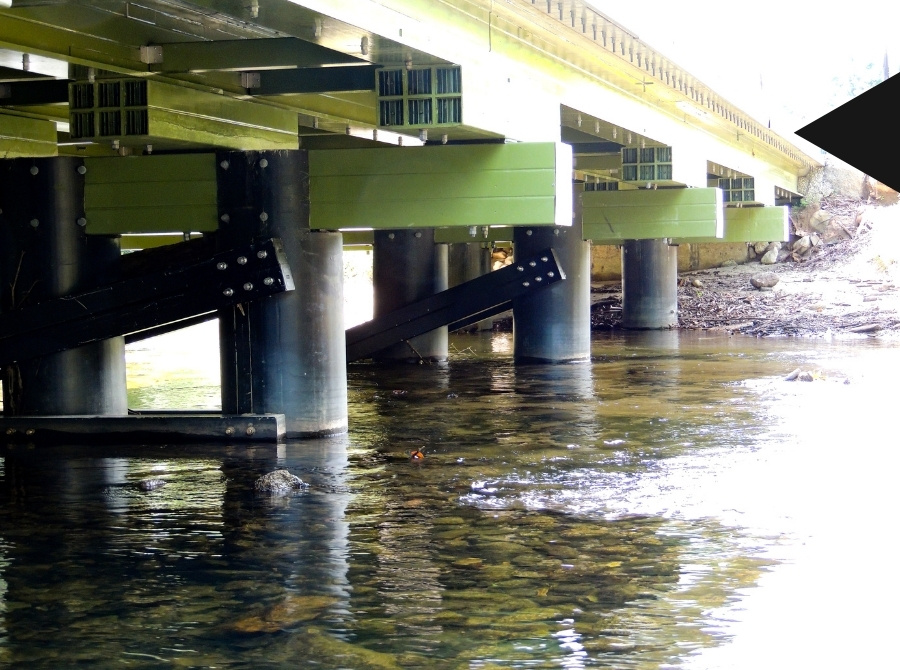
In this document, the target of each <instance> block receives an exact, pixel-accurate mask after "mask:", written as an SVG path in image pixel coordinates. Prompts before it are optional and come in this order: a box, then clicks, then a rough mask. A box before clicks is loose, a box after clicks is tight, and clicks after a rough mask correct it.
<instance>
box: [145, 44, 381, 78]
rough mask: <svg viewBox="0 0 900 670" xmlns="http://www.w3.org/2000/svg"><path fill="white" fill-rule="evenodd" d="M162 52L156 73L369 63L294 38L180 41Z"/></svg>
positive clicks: (154, 69)
mask: <svg viewBox="0 0 900 670" xmlns="http://www.w3.org/2000/svg"><path fill="white" fill-rule="evenodd" d="M161 50H162V62H160V63H154V64H152V65H151V66H150V69H151V70H152V71H154V72H203V71H206V70H261V69H267V68H287V67H321V66H323V65H346V64H351V65H352V64H356V63H360V64H367V62H366V61H364V60H362V59H360V58H356V57H355V56H350V55H348V54H344V53H341V52H340V51H334V50H333V49H328V48H326V47H323V46H320V45H318V44H315V43H313V42H307V41H305V40H299V39H296V38H294V37H282V38H271V39H253V40H218V41H212V42H178V43H174V44H164V45H162V46H161Z"/></svg>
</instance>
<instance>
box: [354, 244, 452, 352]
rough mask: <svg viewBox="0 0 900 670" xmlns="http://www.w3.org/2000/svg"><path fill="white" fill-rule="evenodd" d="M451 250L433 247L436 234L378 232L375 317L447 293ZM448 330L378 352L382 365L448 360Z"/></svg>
mask: <svg viewBox="0 0 900 670" xmlns="http://www.w3.org/2000/svg"><path fill="white" fill-rule="evenodd" d="M447 272H448V250H447V245H446V244H435V243H434V230H433V229H429V228H423V229H419V230H376V231H375V244H374V246H373V257H372V279H373V282H372V283H373V286H374V289H375V310H374V311H375V317H376V318H377V317H379V316H382V315H384V314H387V313H389V312H392V311H393V310H395V309H399V308H401V307H405V306H406V305H408V304H410V303H413V302H416V301H417V300H421V299H423V298H427V297H429V296H431V295H434V294H435V293H440V292H441V291H445V290H447ZM448 349H449V345H448V340H447V327H446V326H442V327H440V328H436V329H434V330H432V331H431V332H428V333H425V334H424V335H419V336H417V337H414V338H412V339H410V340H408V341H407V342H401V343H399V344H395V345H393V346H391V347H387V348H385V349H382V350H381V351H379V352H378V353H377V354H376V355H375V356H374V358H375V359H376V360H378V361H382V362H401V361H403V362H409V363H419V362H421V361H423V360H424V361H431V362H442V361H446V360H447V352H448Z"/></svg>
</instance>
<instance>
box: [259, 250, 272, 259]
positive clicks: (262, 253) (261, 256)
mask: <svg viewBox="0 0 900 670" xmlns="http://www.w3.org/2000/svg"><path fill="white" fill-rule="evenodd" d="M268 255H269V254H267V253H266V250H265V249H261V250H260V251H257V252H256V257H257V258H259V259H263V258H265V257H266V256H268Z"/></svg>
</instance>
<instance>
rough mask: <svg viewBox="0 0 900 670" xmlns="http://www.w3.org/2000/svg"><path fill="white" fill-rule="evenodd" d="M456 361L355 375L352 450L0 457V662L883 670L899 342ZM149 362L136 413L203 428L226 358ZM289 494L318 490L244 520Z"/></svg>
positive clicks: (477, 347) (604, 348)
mask: <svg viewBox="0 0 900 670" xmlns="http://www.w3.org/2000/svg"><path fill="white" fill-rule="evenodd" d="M190 337H196V334H195V335H192V336H190ZM452 348H453V355H452V359H451V361H450V363H449V365H447V366H445V367H436V366H410V367H403V368H399V369H398V368H393V369H387V368H382V367H378V366H374V365H358V366H352V367H351V369H350V373H349V381H350V422H351V430H350V433H349V435H346V436H342V437H339V438H332V439H327V440H313V441H307V442H291V443H288V444H286V445H283V446H280V447H278V448H277V449H276V447H274V446H271V447H270V446H256V447H251V448H248V447H237V446H222V445H205V446H204V445H200V446H189V447H175V446H171V445H162V444H149V445H142V446H137V447H124V446H123V447H99V446H96V447H94V446H91V445H88V446H80V447H58V448H36V449H28V448H27V447H24V446H17V447H14V448H12V447H6V448H4V449H3V450H2V451H0V665H4V664H6V665H9V666H11V667H28V668H60V667H71V666H73V665H75V664H77V663H81V664H85V665H87V666H90V667H134V668H156V667H198V668H199V667H203V668H213V667H215V668H221V667H248V668H249V667H252V668H262V667H279V668H280V667H299V666H312V667H321V668H326V669H329V668H334V669H338V668H420V667H421V668H501V667H508V668H512V667H514V668H580V667H605V668H690V669H699V668H710V669H713V668H748V669H749V668H760V667H768V668H800V667H887V666H885V665H884V663H889V662H890V659H892V658H893V657H894V654H893V643H892V640H893V637H894V635H895V631H896V624H897V616H896V602H897V596H898V586H897V585H896V583H895V580H894V579H893V578H892V575H893V572H894V570H893V568H894V563H895V560H894V556H895V555H896V554H895V552H894V551H893V546H894V538H893V527H894V525H895V521H896V518H897V516H896V513H897V502H896V495H895V490H896V488H895V484H894V480H895V479H896V472H897V465H898V456H897V450H896V442H895V439H894V431H893V430H892V423H893V422H892V420H893V418H894V415H895V412H896V411H897V408H896V402H895V400H894V398H895V387H896V383H897V370H900V365H898V364H900V347H898V346H897V345H896V344H892V343H890V342H880V341H878V340H875V339H862V338H861V339H859V340H853V341H844V342H840V343H833V342H824V341H821V340H754V339H746V338H738V337H735V338H728V337H724V336H714V337H710V336H704V335H697V334H684V333H681V334H680V333H677V332H663V333H645V334H631V335H627V336H626V335H612V336H605V337H597V338H596V339H595V340H594V347H593V354H594V357H593V361H592V363H590V364H573V365H556V366H515V365H513V364H512V362H511V351H510V348H511V338H510V336H508V335H503V334H495V335H493V336H492V335H490V334H485V335H483V336H466V337H458V338H455V339H454V340H453V347H452ZM175 349H176V350H182V351H183V350H185V343H184V342H183V341H182V342H180V343H179V344H178V346H177V347H175ZM155 351H156V350H155V349H154V347H152V346H151V347H143V348H140V349H138V350H136V351H135V350H133V351H132V352H131V353H130V361H131V363H130V364H131V368H130V374H131V378H132V387H133V388H132V389H131V396H130V402H131V404H132V406H133V407H138V406H141V407H147V408H151V407H153V408H161V407H172V406H179V407H214V406H215V403H216V402H217V390H216V388H215V384H216V383H217V374H216V372H215V366H216V361H215V355H212V356H208V357H207V356H206V354H205V353H202V352H201V353H200V354H199V355H197V354H196V351H195V354H194V355H192V356H191V357H188V358H185V359H184V360H181V361H174V359H173V358H172V354H171V351H168V350H167V349H166V347H165V346H163V347H162V349H161V350H159V351H156V353H154V352H155ZM154 356H156V357H157V358H154ZM167 365H168V367H172V366H173V365H177V366H178V367H180V368H182V373H181V374H180V375H179V376H174V375H160V374H159V371H160V370H164V369H165V368H166V366H167ZM796 367H801V368H803V369H807V370H815V371H816V372H817V377H819V378H818V379H817V380H816V381H814V382H806V383H804V382H785V381H783V380H782V377H783V376H784V375H785V374H787V373H788V372H790V371H791V370H793V369H794V368H796ZM845 382H849V383H845ZM414 449H422V450H424V452H425V459H424V460H423V461H422V462H420V463H415V462H410V460H409V458H408V454H409V452H410V451H412V450H414ZM278 467H286V468H288V469H290V470H291V471H292V472H294V473H295V474H298V475H299V476H301V477H302V478H303V479H304V480H305V481H307V482H309V484H310V487H309V489H308V490H305V491H302V492H300V493H297V494H296V495H292V496H288V497H284V498H274V499H273V498H269V497H266V496H260V495H259V494H256V493H255V492H254V490H253V482H254V480H255V478H256V477H257V476H259V475H260V474H262V473H264V472H267V471H270V470H272V469H275V468H278ZM148 477H155V478H162V479H165V480H166V481H167V482H168V483H167V485H166V486H164V487H162V488H159V489H156V490H153V491H149V492H145V491H142V490H140V488H139V487H138V486H137V483H138V482H139V481H140V480H141V479H144V478H148Z"/></svg>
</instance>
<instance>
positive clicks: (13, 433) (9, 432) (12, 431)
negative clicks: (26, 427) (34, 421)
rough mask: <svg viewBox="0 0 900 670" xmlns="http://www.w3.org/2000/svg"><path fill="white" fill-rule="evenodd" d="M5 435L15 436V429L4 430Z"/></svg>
mask: <svg viewBox="0 0 900 670" xmlns="http://www.w3.org/2000/svg"><path fill="white" fill-rule="evenodd" d="M6 434H7V435H15V434H16V429H15V428H7V429H6Z"/></svg>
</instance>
